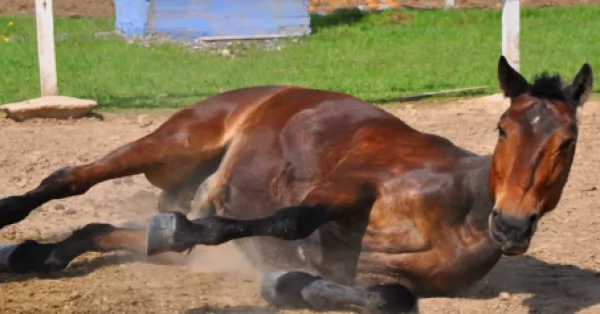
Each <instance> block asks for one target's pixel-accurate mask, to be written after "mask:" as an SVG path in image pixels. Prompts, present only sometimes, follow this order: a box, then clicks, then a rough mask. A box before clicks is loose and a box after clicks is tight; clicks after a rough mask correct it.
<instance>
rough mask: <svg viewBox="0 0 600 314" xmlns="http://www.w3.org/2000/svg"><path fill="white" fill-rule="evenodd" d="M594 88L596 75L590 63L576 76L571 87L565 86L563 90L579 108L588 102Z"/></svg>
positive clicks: (584, 65) (585, 64)
mask: <svg viewBox="0 0 600 314" xmlns="http://www.w3.org/2000/svg"><path fill="white" fill-rule="evenodd" d="M593 86H594V74H593V73H592V67H591V66H590V65H589V64H588V63H584V64H583V66H582V67H581V69H579V72H578V73H577V75H576V76H575V79H573V81H572V82H571V83H570V84H569V85H567V86H565V87H564V88H563V90H564V92H565V94H566V95H567V97H569V99H571V101H572V102H573V103H574V104H575V106H576V107H579V106H581V105H583V104H584V103H585V102H586V101H587V100H588V98H589V97H590V94H591V93H592V90H593Z"/></svg>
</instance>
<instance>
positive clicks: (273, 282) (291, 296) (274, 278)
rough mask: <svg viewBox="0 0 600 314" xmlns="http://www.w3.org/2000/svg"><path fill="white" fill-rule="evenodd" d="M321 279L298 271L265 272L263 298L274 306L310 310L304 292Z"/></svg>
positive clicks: (261, 285) (261, 290) (262, 284)
mask: <svg viewBox="0 0 600 314" xmlns="http://www.w3.org/2000/svg"><path fill="white" fill-rule="evenodd" d="M318 279H320V278H319V277H315V276H313V275H310V274H308V273H304V272H298V271H270V272H265V273H264V274H263V276H262V279H261V281H260V293H261V296H262V297H263V298H264V299H265V300H266V301H267V302H268V303H269V304H270V305H273V306H277V307H281V308H310V307H311V305H310V304H309V303H308V302H307V301H306V300H305V299H304V297H303V296H302V290H303V289H304V288H306V287H307V286H309V285H310V284H311V283H312V282H314V281H315V280H318Z"/></svg>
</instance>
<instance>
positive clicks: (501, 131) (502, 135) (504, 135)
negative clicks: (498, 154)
mask: <svg viewBox="0 0 600 314" xmlns="http://www.w3.org/2000/svg"><path fill="white" fill-rule="evenodd" d="M498 136H499V137H500V138H506V132H505V131H504V129H503V128H501V127H500V126H498Z"/></svg>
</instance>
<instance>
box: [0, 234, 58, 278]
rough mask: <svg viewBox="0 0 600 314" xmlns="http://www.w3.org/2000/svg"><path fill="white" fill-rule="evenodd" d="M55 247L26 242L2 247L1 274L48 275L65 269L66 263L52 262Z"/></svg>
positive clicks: (0, 253) (31, 241)
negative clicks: (51, 257)
mask: <svg viewBox="0 0 600 314" xmlns="http://www.w3.org/2000/svg"><path fill="white" fill-rule="evenodd" d="M52 252H53V246H52V245H47V244H41V243H38V242H36V241H33V240H26V241H24V242H22V243H19V244H4V245H1V246H0V272H6V273H16V274H24V273H29V272H34V273H48V272H51V271H55V270H60V269H63V268H65V267H66V266H67V265H66V263H60V261H58V260H51V259H50V256H51V255H52Z"/></svg>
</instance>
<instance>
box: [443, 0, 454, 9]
mask: <svg viewBox="0 0 600 314" xmlns="http://www.w3.org/2000/svg"><path fill="white" fill-rule="evenodd" d="M452 8H454V0H446V2H445V3H444V9H446V10H448V9H452Z"/></svg>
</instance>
